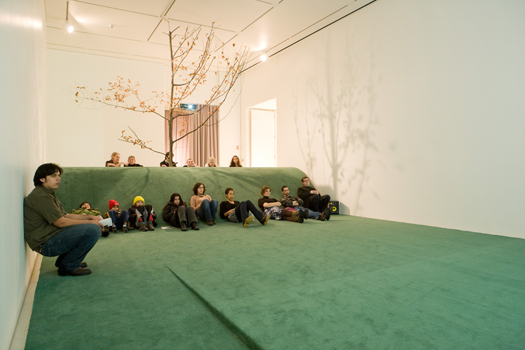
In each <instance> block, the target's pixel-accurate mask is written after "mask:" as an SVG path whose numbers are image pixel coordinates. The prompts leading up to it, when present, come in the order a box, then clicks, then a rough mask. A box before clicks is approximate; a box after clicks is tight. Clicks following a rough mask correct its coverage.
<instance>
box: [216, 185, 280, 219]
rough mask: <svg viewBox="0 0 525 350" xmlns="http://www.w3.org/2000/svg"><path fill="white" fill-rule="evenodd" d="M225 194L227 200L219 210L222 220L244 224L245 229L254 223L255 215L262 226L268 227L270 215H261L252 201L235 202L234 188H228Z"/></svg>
mask: <svg viewBox="0 0 525 350" xmlns="http://www.w3.org/2000/svg"><path fill="white" fill-rule="evenodd" d="M224 194H225V195H226V199H227V200H226V201H223V202H221V206H220V210H219V215H220V217H221V218H223V219H227V220H228V221H230V222H242V224H243V226H244V227H248V225H249V224H250V223H251V222H252V221H253V216H254V215H255V217H256V218H257V220H259V222H260V223H261V225H266V224H267V223H268V220H269V219H270V215H264V214H263V213H261V212H260V211H259V210H257V208H256V207H255V205H253V203H252V202H251V201H245V202H240V203H239V202H238V201H234V200H233V198H235V192H234V191H233V188H230V187H228V188H227V189H226V191H224ZM250 212H252V214H253V215H250Z"/></svg>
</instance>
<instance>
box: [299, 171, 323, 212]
mask: <svg viewBox="0 0 525 350" xmlns="http://www.w3.org/2000/svg"><path fill="white" fill-rule="evenodd" d="M301 182H302V184H303V186H302V187H299V188H298V189H297V196H298V197H299V198H301V199H302V200H303V201H304V206H305V207H306V208H308V209H310V210H313V211H317V212H320V213H323V212H324V213H325V214H326V220H330V214H331V207H330V196H329V195H324V196H321V194H320V193H319V191H317V190H316V189H315V187H312V186H310V179H309V178H308V176H305V177H303V178H301ZM327 208H328V210H327V211H326V210H325V209H327Z"/></svg>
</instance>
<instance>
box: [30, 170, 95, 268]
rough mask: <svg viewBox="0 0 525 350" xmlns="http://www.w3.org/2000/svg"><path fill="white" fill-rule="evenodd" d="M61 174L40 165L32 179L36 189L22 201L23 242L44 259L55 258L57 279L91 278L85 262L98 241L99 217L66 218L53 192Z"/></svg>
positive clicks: (78, 216) (67, 216) (58, 183)
mask: <svg viewBox="0 0 525 350" xmlns="http://www.w3.org/2000/svg"><path fill="white" fill-rule="evenodd" d="M62 173H63V171H62V168H61V167H60V166H58V165H57V164H54V163H46V164H42V165H40V166H39V167H38V168H37V169H36V172H35V176H34V177H33V183H34V185H35V188H34V189H33V191H31V193H30V194H29V195H28V196H27V197H25V198H24V238H25V240H26V242H27V244H28V245H29V248H31V249H32V250H34V251H35V252H37V253H39V254H42V255H43V256H58V258H57V260H56V262H55V266H56V267H58V274H59V275H60V276H68V275H70V276H85V275H89V274H91V270H90V269H88V268H87V263H86V262H84V258H85V257H86V255H87V254H88V253H89V251H90V250H91V248H93V246H94V245H95V244H96V243H97V241H98V239H99V238H100V233H101V229H102V224H101V223H100V220H102V218H101V217H100V216H93V215H78V214H68V213H66V212H65V211H64V207H63V206H62V203H60V201H59V200H58V198H57V197H56V194H55V190H56V189H57V188H58V187H59V186H60V180H61V178H60V176H61V175H62Z"/></svg>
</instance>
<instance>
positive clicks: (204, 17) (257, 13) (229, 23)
mask: <svg viewBox="0 0 525 350" xmlns="http://www.w3.org/2000/svg"><path fill="white" fill-rule="evenodd" d="M373 1H375V0H86V1H80V0H70V1H69V20H70V22H72V23H73V24H74V26H75V31H74V32H73V33H71V34H69V33H68V32H67V31H66V30H65V29H63V24H64V22H65V20H66V8H67V0H45V9H46V25H47V47H48V48H50V49H55V50H64V51H74V52H81V53H87V54H93V55H102V56H110V57H118V58H126V59H134V60H142V61H150V62H159V63H164V64H168V63H169V42H168V37H167V35H166V34H165V33H167V32H168V30H169V28H170V27H171V28H172V29H173V28H176V27H178V26H180V29H179V30H181V31H183V30H185V29H186V28H187V27H189V28H195V27H198V26H202V28H203V30H204V31H205V32H207V31H209V29H210V27H211V25H212V23H215V24H214V26H215V28H216V29H215V35H216V36H217V37H218V38H219V39H220V40H221V41H222V42H223V43H224V44H227V45H225V47H226V48H230V47H232V44H234V43H235V44H236V48H238V47H240V45H246V46H248V47H249V48H250V51H251V60H250V63H249V64H248V66H250V65H253V64H255V63H257V62H259V56H260V55H261V54H263V53H266V54H267V55H268V56H271V55H272V54H275V53H276V52H278V51H280V50H282V49H284V48H286V47H287V46H289V45H291V44H293V43H294V42H297V41H298V40H301V39H302V38H304V37H306V36H308V35H310V34H312V33H314V32H315V31H317V30H319V29H321V28H323V27H325V26H327V25H328V24H330V23H332V22H334V21H336V20H338V19H340V18H342V17H344V16H346V15H348V14H349V13H352V12H353V11H355V10H357V9H359V8H361V7H363V6H365V5H366V4H369V3H371V2H373Z"/></svg>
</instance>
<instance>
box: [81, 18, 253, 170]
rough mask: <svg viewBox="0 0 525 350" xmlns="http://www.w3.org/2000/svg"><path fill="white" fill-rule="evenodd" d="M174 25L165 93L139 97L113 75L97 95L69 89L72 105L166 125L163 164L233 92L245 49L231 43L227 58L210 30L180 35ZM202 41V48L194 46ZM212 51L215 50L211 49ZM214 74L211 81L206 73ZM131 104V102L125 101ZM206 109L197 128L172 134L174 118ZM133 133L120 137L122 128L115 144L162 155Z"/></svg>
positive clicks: (130, 85)
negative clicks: (189, 105)
mask: <svg viewBox="0 0 525 350" xmlns="http://www.w3.org/2000/svg"><path fill="white" fill-rule="evenodd" d="M179 28H180V27H177V28H175V29H173V30H171V29H170V30H169V33H167V35H168V38H169V44H170V62H171V84H170V91H169V93H165V92H164V93H162V92H161V93H158V92H156V91H153V92H152V96H150V97H149V98H147V99H144V98H142V97H141V96H140V94H139V86H140V84H139V83H138V82H132V81H131V80H129V79H128V80H126V79H124V78H122V77H120V76H117V80H116V82H113V83H109V88H107V89H105V90H103V89H102V88H101V89H99V90H98V91H88V90H87V89H86V88H85V87H83V86H78V87H77V88H76V91H75V97H76V102H77V103H82V102H83V101H85V100H89V101H94V102H97V103H100V104H103V105H107V106H112V107H115V108H121V109H125V110H129V111H134V112H140V113H153V114H155V115H157V116H159V117H161V118H163V119H165V120H167V121H168V128H169V141H170V145H169V164H170V166H174V164H173V147H174V145H175V144H176V143H177V142H178V141H179V140H181V139H183V138H185V137H187V136H188V135H190V134H192V133H194V132H196V131H197V130H199V129H200V128H201V127H203V126H204V125H205V124H206V123H207V122H208V121H209V120H210V118H211V117H212V116H213V114H215V113H217V112H218V111H219V109H220V107H221V106H222V105H223V103H224V102H225V101H226V98H227V97H228V95H229V93H230V92H231V91H232V90H233V87H234V85H235V83H236V82H237V79H238V78H239V77H240V75H241V74H242V72H243V71H244V69H245V67H246V63H247V61H248V54H249V50H248V48H246V47H241V48H240V49H236V48H235V44H232V50H233V54H231V55H229V54H228V53H225V52H224V49H225V45H224V44H223V43H222V42H221V41H220V40H219V39H218V38H217V37H216V36H215V34H214V32H215V31H214V27H213V26H212V27H211V29H210V31H209V33H206V34H202V27H198V28H197V29H194V30H190V29H189V28H186V30H185V31H184V32H183V33H182V34H177V31H178V30H179ZM201 34H202V35H204V36H205V38H204V39H205V40H204V42H202V41H199V36H200V35H201ZM199 43H202V48H198V46H199ZM216 47H218V49H217V48H216ZM199 50H200V55H199V56H198V58H197V59H195V58H192V57H195V55H192V53H194V52H197V51H199ZM214 64H216V65H219V64H220V65H221V66H222V67H223V68H222V69H223V71H215V72H212V66H214ZM212 74H214V75H215V76H216V77H213V76H211V77H210V75H212ZM211 78H213V79H217V84H216V85H214V86H213V88H212V89H211V91H210V95H209V98H208V99H207V100H206V101H204V104H200V105H199V108H198V109H197V110H195V111H188V110H186V109H184V108H182V104H183V102H184V101H186V100H187V99H188V98H189V97H191V95H192V94H193V93H194V92H195V91H196V90H197V88H198V87H199V86H202V85H203V84H204V83H205V82H206V81H207V80H209V79H211ZM130 100H131V101H130ZM162 106H164V108H166V109H169V112H170V113H169V116H166V114H167V113H166V114H164V110H163V109H162V110H160V111H159V107H162ZM208 106H211V107H213V108H210V109H209V110H210V112H209V113H208V116H207V118H205V120H204V121H203V122H202V123H200V124H199V125H197V126H196V127H195V128H194V129H192V130H188V129H185V130H184V132H183V133H182V134H181V135H174V134H173V123H174V122H175V120H176V119H177V118H179V117H191V116H192V115H193V114H196V113H199V112H201V111H202V110H203V109H204V108H206V107H208ZM130 130H131V132H132V133H133V135H132V136H131V135H126V134H125V130H122V135H121V136H120V138H119V140H121V141H124V142H128V143H132V144H134V145H138V146H140V147H141V148H142V149H148V150H150V151H153V152H156V153H160V154H164V152H161V151H158V150H154V149H152V148H151V147H149V146H148V145H147V144H148V143H149V142H150V141H144V140H142V139H141V138H140V137H139V136H138V135H137V134H136V133H135V132H134V131H133V130H132V129H131V128H130Z"/></svg>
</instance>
